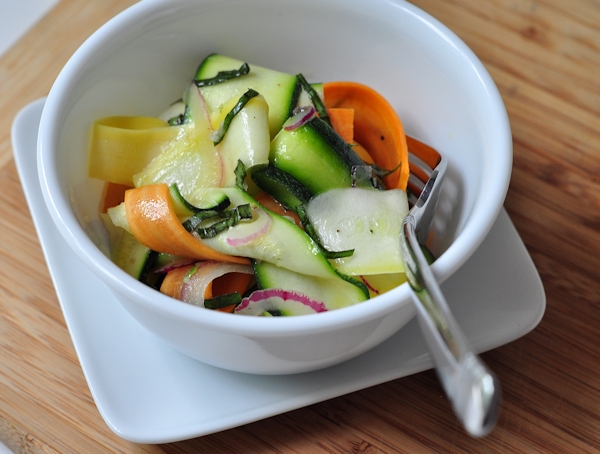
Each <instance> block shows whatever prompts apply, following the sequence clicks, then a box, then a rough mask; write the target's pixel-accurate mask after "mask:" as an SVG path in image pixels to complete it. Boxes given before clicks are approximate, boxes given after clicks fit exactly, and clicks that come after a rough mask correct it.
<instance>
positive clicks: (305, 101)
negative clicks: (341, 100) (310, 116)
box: [297, 82, 325, 109]
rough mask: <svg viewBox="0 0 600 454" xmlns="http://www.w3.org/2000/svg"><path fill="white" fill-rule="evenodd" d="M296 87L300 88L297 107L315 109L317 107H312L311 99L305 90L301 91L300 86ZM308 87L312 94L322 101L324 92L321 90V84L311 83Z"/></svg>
mask: <svg viewBox="0 0 600 454" xmlns="http://www.w3.org/2000/svg"><path fill="white" fill-rule="evenodd" d="M298 86H299V87H300V95H299V96H298V104H297V107H305V106H313V107H314V108H315V109H316V108H317V106H315V105H314V103H313V101H312V98H311V97H310V96H309V94H308V92H307V91H306V90H302V86H301V84H298ZM310 87H311V88H312V92H313V93H316V95H317V96H318V97H319V99H324V96H325V92H324V90H323V83H322V82H318V83H312V84H310Z"/></svg>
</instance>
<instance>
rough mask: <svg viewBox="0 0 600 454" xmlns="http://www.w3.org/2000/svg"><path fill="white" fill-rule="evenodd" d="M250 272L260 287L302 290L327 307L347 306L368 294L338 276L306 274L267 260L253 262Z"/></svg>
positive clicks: (329, 308) (365, 298)
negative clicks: (330, 277) (326, 277)
mask: <svg viewBox="0 0 600 454" xmlns="http://www.w3.org/2000/svg"><path fill="white" fill-rule="evenodd" d="M254 273H255V275H256V279H257V280H258V285H259V287H260V288H278V289H282V290H288V291H294V292H298V293H302V294H304V295H306V296H308V297H309V298H311V299H314V300H317V301H321V302H323V303H324V304H325V306H326V307H327V309H328V310H332V309H339V308H342V307H346V306H351V305H353V304H357V303H361V302H363V301H365V300H367V299H368V298H369V295H368V293H365V291H364V290H363V288H361V287H359V286H356V285H353V284H352V283H350V282H347V281H346V280H344V279H342V278H341V277H337V278H336V279H323V278H320V277H315V276H307V275H305V274H300V273H296V272H293V271H290V270H288V269H286V268H282V267H278V266H276V265H273V264H272V263H269V262H255V263H254Z"/></svg>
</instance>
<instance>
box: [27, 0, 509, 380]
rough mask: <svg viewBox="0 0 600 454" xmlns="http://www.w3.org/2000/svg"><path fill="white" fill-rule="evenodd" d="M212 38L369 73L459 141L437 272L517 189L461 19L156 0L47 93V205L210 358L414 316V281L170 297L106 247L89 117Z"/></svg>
mask: <svg viewBox="0 0 600 454" xmlns="http://www.w3.org/2000/svg"><path fill="white" fill-rule="evenodd" d="M211 52H219V53H222V54H226V55H230V56H232V57H236V58H238V59H241V60H244V61H248V62H251V63H254V64H257V65H261V66H266V67H270V68H274V69H279V70H281V71H286V72H289V73H292V74H296V73H298V72H302V73H303V74H304V75H305V76H306V77H307V78H308V79H309V80H311V81H319V80H320V81H328V80H355V81H359V82H363V83H365V84H368V85H370V86H372V87H374V88H375V89H377V90H378V91H380V92H381V93H382V94H383V95H384V96H385V97H387V99H388V100H389V101H390V102H391V103H392V104H393V106H394V107H395V108H396V109H397V111H398V112H399V114H400V116H401V118H402V120H403V122H404V126H405V129H406V130H407V132H408V133H409V134H412V135H414V136H416V137H418V138H420V139H422V140H423V141H425V142H427V143H429V144H430V145H432V146H434V147H436V148H437V149H438V150H440V151H441V152H442V153H443V154H444V155H445V156H447V157H448V160H449V173H448V174H447V179H446V180H445V183H444V193H443V198H442V200H441V201H440V206H439V209H438V215H437V219H436V222H435V225H434V230H435V235H434V239H433V242H432V244H431V247H432V249H433V250H434V252H435V253H436V254H438V255H439V258H438V260H437V261H436V262H435V264H434V265H433V271H434V273H435V275H436V276H437V277H438V279H439V280H440V281H443V280H445V279H447V278H448V277H449V276H451V275H452V273H454V272H455V271H456V270H457V269H458V268H459V267H460V266H461V265H462V264H463V263H464V262H465V261H466V260H467V259H468V258H469V257H470V256H471V254H472V253H473V252H474V250H475V249H476V248H477V247H478V245H479V244H480V242H481V241H482V240H483V238H484V237H485V236H486V234H487V232H488V230H489V229H490V227H491V226H492V224H493V223H494V220H495V219H496V216H497V214H498V212H499V210H500V208H501V206H502V203H503V201H504V197H505V195H506V191H507V188H508V183H509V178H510V172H511V165H512V146H511V135H510V128H509V124H508V120H507V115H506V111H505V108H504V105H503V103H502V100H501V98H500V96H499V94H498V91H497V88H496V86H495V85H494V83H493V81H492V79H491V78H490V76H489V74H488V73H487V71H486V70H485V68H484V67H483V65H482V64H481V62H480V61H479V60H478V59H477V58H476V56H475V55H474V54H473V53H472V52H471V51H470V50H469V49H468V48H467V47H466V45H465V44H464V43H463V42H461V41H460V40H459V39H458V38H457V37H456V36H455V35H454V34H453V33H452V32H451V31H449V30H448V29H447V28H446V27H445V26H443V25H442V24H440V23H439V22H438V21H436V20H435V19H433V18H432V17H430V16H429V15H427V14H426V13H424V12H423V11H421V10H419V9H417V8H416V7H414V6H412V5H411V4H409V3H406V2H404V1H402V0H396V1H393V0H364V1H359V0H302V1H298V0H164V1H156V0H144V1H142V2H140V3H138V4H136V5H134V6H133V7H131V8H129V9H128V10H126V11H125V12H123V13H122V14H120V15H119V16H117V17H115V18H114V19H113V20H111V21H109V22H108V23H107V24H106V25H104V26H103V27H102V28H100V29H99V30H98V31H97V32H96V33H95V34H93V35H92V36H91V37H90V38H89V39H88V40H87V41H86V42H85V43H84V44H83V45H82V46H81V48H80V49H79V50H78V51H77V52H76V53H75V54H74V55H73V57H72V58H71V59H70V60H69V62H68V63H67V65H66V66H65V68H64V69H63V71H62V72H61V73H60V75H59V77H58V78H57V80H56V82H55V84H54V86H53V87H52V90H51V91H50V93H49V96H48V98H47V101H46V104H45V108H44V112H43V115H42V120H41V125H40V131H39V142H38V154H39V161H38V165H39V171H40V180H41V186H42V191H43V193H44V198H45V201H46V203H47V206H48V209H49V210H50V213H51V215H52V218H53V219H54V221H55V223H56V225H57V226H58V228H59V230H60V231H61V233H62V234H63V235H64V237H65V239H66V240H67V242H68V244H69V245H70V246H71V247H72V248H73V250H74V251H75V252H76V253H77V255H78V256H79V257H80V258H81V259H82V260H83V262H84V263H85V264H86V265H87V266H88V267H89V268H90V269H91V270H92V271H93V272H94V273H95V274H96V275H97V276H98V277H99V278H100V279H102V280H103V281H104V282H105V283H106V285H108V287H110V289H111V290H112V291H113V293H114V294H115V296H116V297H117V298H118V299H119V300H120V301H121V303H122V304H123V305H124V306H125V308H126V309H127V310H128V311H129V312H130V313H131V315H132V316H133V317H135V318H136V319H137V320H138V321H139V322H140V323H141V324H142V325H143V326H145V327H146V328H147V329H149V330H150V331H152V332H154V333H155V334H156V335H157V336H159V337H161V338H162V339H164V340H165V341H166V342H167V343H169V344H170V345H172V346H173V347H174V348H176V349H178V350H180V351H181V352H183V353H185V354H187V355H190V356H192V357H194V358H197V359H198V360H200V361H204V362H206V363H209V364H212V365H215V366H218V367H222V368H226V369H231V370H236V371H241V372H249V373H258V374H285V373H296V372H303V371H309V370H314V369H319V368H323V367H327V366H330V365H333V364H336V363H339V362H342V361H345V360H347V359H349V358H352V357H354V356H357V355H359V354H361V353H363V352H365V351H367V350H369V349H371V348H373V347H374V346H376V345H378V344H379V343H381V342H382V341H384V340H385V339H387V338H388V337H389V336H391V335H392V334H394V333H395V332H396V331H398V330H399V329H400V328H402V327H403V326H404V325H405V324H406V323H407V322H408V321H409V320H410V319H411V318H412V317H413V316H414V312H415V311H414V307H413V303H412V301H411V297H410V292H409V288H408V286H407V285H406V284H404V285H402V286H400V287H398V288H396V289H394V290H392V291H390V292H388V293H386V294H384V295H382V296H379V297H377V298H374V299H372V300H370V301H367V302H365V303H362V304H360V305H356V306H353V307H348V308H344V309H340V310H337V311H332V312H329V313H322V314H316V315H311V316H299V317H286V318H275V319H272V318H262V317H260V318H258V317H256V318H255V317H244V316H234V315H231V314H223V313H220V312H214V311H209V310H205V309H201V308H197V307H194V306H191V305H188V304H185V303H182V302H179V301H176V300H174V299H171V298H168V297H167V296H164V295H162V294H160V293H159V292H157V291H154V290H152V289H150V288H148V287H146V286H144V285H143V284H141V283H139V282H138V281H136V280H135V279H133V278H130V277H129V276H128V275H126V274H125V273H124V272H123V271H121V270H120V269H118V268H117V267H116V266H115V265H114V264H113V263H112V262H111V261H110V260H109V259H108V258H107V256H106V255H105V252H106V248H107V246H106V241H105V237H104V234H103V231H102V228H101V225H100V222H99V220H98V216H97V212H96V210H97V207H98V203H99V196H100V190H101V186H102V184H101V183H100V182H98V181H92V180H90V179H88V178H87V169H86V165H87V162H86V161H87V144H88V142H87V141H88V131H89V127H90V125H91V124H92V122H93V121H94V120H95V119H98V118H100V117H104V116H109V115H157V114H158V113H159V112H161V111H162V110H163V108H164V107H165V106H166V105H168V104H169V103H170V102H172V101H173V100H174V99H177V98H178V97H179V96H180V95H181V93H182V91H183V88H184V87H185V84H186V83H187V81H188V80H189V79H190V78H191V75H192V74H193V72H194V70H195V69H196V67H197V65H198V63H199V62H200V61H201V60H202V59H203V58H204V57H205V56H206V55H207V54H209V53H211ZM81 297H82V298H85V297H86V296H85V295H81ZM106 329H107V330H110V326H107V327H106ZM398 348H399V349H401V348H402V346H401V345H399V346H398Z"/></svg>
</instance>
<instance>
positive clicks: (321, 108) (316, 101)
mask: <svg viewBox="0 0 600 454" xmlns="http://www.w3.org/2000/svg"><path fill="white" fill-rule="evenodd" d="M296 78H297V79H298V82H300V85H301V86H302V89H303V90H304V91H305V92H306V94H308V97H309V98H310V101H311V102H312V103H313V106H315V109H316V110H317V113H318V114H319V118H320V119H321V120H323V121H324V122H325V123H327V124H328V125H329V126H331V121H330V120H329V114H328V113H327V108H326V107H325V104H324V103H323V100H322V99H321V97H320V96H319V94H318V93H317V92H316V91H315V89H314V88H313V87H312V86H311V85H310V84H309V83H308V82H307V81H306V79H305V78H304V76H303V75H302V74H298V75H297V76H296Z"/></svg>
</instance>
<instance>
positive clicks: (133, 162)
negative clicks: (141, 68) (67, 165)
mask: <svg viewBox="0 0 600 454" xmlns="http://www.w3.org/2000/svg"><path fill="white" fill-rule="evenodd" d="M92 128H93V129H92V139H91V144H90V155H89V159H88V174H89V176H90V177H91V178H98V179H100V180H103V181H109V182H111V183H118V184H124V185H129V186H133V182H132V179H133V175H135V174H136V173H138V172H140V171H141V170H142V169H144V167H146V165H147V164H148V163H149V162H150V161H151V160H152V159H153V158H154V157H156V156H157V155H158V154H160V152H161V151H162V150H163V148H164V146H165V145H166V144H168V143H170V142H172V141H173V140H174V139H176V138H177V137H180V135H181V134H182V133H185V132H186V131H187V130H188V129H189V128H190V126H189V125H185V124H184V125H179V126H170V125H169V124H168V123H167V122H166V121H163V120H161V119H159V118H153V117H135V116H114V117H107V118H102V119H100V120H97V121H95V122H94V125H93V127H92Z"/></svg>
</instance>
